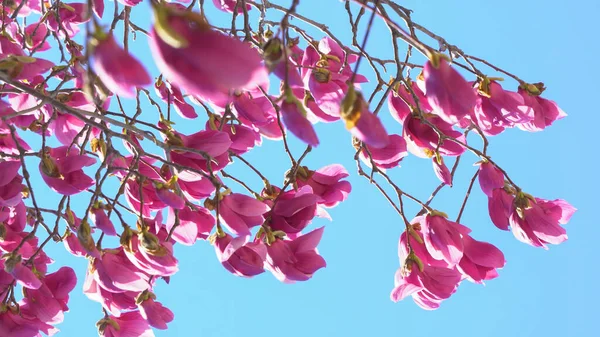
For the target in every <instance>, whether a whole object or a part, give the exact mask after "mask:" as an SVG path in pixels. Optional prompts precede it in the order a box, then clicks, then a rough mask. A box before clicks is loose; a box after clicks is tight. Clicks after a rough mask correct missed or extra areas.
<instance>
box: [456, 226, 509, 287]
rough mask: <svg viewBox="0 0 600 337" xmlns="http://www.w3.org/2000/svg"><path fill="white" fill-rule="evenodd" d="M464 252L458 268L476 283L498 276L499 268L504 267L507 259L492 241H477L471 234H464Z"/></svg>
mask: <svg viewBox="0 0 600 337" xmlns="http://www.w3.org/2000/svg"><path fill="white" fill-rule="evenodd" d="M463 245H464V254H463V257H462V259H461V260H460V263H459V264H458V269H459V271H461V273H462V274H464V275H466V276H467V277H468V279H469V280H471V281H472V282H475V283H483V281H485V280H491V279H493V278H496V277H498V272H497V271H496V269H497V268H502V267H504V264H505V263H506V261H505V260H504V254H503V253H502V251H501V250H500V249H498V248H497V247H496V246H494V245H492V244H491V243H487V242H482V241H477V240H475V239H473V238H472V237H471V236H469V235H464V236H463Z"/></svg>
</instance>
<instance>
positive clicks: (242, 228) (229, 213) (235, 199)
mask: <svg viewBox="0 0 600 337" xmlns="http://www.w3.org/2000/svg"><path fill="white" fill-rule="evenodd" d="M207 200H208V199H207ZM218 202H219V218H220V219H221V221H222V224H223V225H224V226H225V227H226V228H227V229H228V230H229V231H230V232H231V233H233V234H235V235H250V228H252V227H254V226H258V225H260V224H262V223H263V222H264V220H265V218H264V214H265V213H267V212H268V211H269V210H270V209H271V208H270V207H269V206H268V205H266V204H265V203H263V202H261V201H258V200H256V199H254V198H252V197H249V196H247V195H244V194H240V193H231V194H229V195H226V196H223V199H221V200H220V201H218ZM209 209H210V208H209Z"/></svg>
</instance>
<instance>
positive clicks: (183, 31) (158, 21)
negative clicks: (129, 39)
mask: <svg viewBox="0 0 600 337" xmlns="http://www.w3.org/2000/svg"><path fill="white" fill-rule="evenodd" d="M154 10H155V24H154V25H153V26H152V28H151V29H150V32H149V43H150V49H151V50H152V54H153V55H154V58H155V61H156V63H157V66H158V68H159V69H160V70H161V72H162V73H163V75H164V77H165V78H166V79H168V80H169V81H171V82H172V83H174V84H175V85H177V86H178V87H180V88H181V89H183V90H185V91H186V92H187V93H189V94H191V95H194V96H198V97H201V98H202V99H205V100H209V101H212V102H214V103H220V104H223V103H226V102H227V101H229V96H230V90H243V89H246V88H251V87H254V86H256V85H257V84H260V83H264V82H266V81H267V80H268V78H267V71H266V69H265V68H264V66H263V65H262V58H261V57H260V55H259V54H258V52H257V51H256V50H255V49H252V48H251V47H250V46H249V45H248V44H246V43H244V42H241V41H239V40H237V39H235V38H233V37H230V36H227V35H224V34H222V33H220V32H217V31H215V30H212V29H211V28H210V26H209V25H208V23H207V22H206V19H205V18H204V17H202V16H201V15H200V14H198V13H194V12H191V11H186V10H184V9H183V10H182V9H179V8H177V7H175V6H169V5H155V6H154Z"/></svg>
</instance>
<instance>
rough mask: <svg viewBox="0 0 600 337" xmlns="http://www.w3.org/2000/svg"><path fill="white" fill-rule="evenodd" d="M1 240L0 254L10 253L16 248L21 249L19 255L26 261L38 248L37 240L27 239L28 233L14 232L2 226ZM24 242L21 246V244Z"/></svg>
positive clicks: (35, 238) (34, 238)
mask: <svg viewBox="0 0 600 337" xmlns="http://www.w3.org/2000/svg"><path fill="white" fill-rule="evenodd" d="M2 231H3V233H2V236H1V238H2V240H0V252H4V253H11V252H13V251H14V250H15V249H16V248H17V247H19V246H20V247H21V248H20V249H19V254H20V255H21V257H22V258H25V259H28V258H30V257H31V256H32V255H33V253H34V252H35V251H36V250H37V246H38V238H37V237H33V238H30V237H28V233H25V232H16V231H14V230H13V229H12V228H11V227H9V226H4V228H3V229H2ZM23 240H25V241H24V243H23V244H21V242H22V241H23Z"/></svg>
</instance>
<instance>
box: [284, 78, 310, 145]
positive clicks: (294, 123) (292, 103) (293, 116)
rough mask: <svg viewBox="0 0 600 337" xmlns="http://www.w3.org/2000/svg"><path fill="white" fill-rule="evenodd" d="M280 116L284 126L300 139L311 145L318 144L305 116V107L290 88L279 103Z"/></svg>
mask: <svg viewBox="0 0 600 337" xmlns="http://www.w3.org/2000/svg"><path fill="white" fill-rule="evenodd" d="M281 117H282V119H283V124H284V125H285V127H286V128H287V129H288V130H290V132H291V133H293V134H294V135H295V136H296V137H298V138H299V139H300V140H302V141H303V142H305V143H306V144H308V145H310V146H313V147H316V146H317V145H319V138H318V137H317V133H316V132H315V129H314V128H313V126H312V124H311V123H310V121H309V120H308V119H307V118H306V109H305V108H304V106H303V105H302V103H301V102H300V101H299V100H298V99H297V98H296V97H295V96H294V95H293V94H292V93H291V90H288V91H287V93H286V98H285V99H284V101H283V102H282V103H281Z"/></svg>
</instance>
